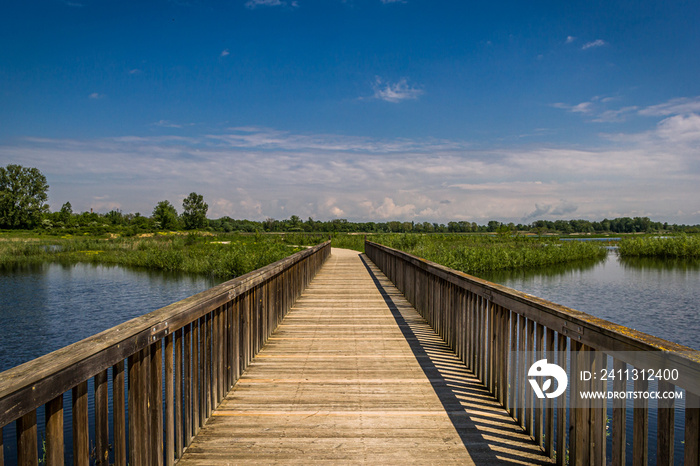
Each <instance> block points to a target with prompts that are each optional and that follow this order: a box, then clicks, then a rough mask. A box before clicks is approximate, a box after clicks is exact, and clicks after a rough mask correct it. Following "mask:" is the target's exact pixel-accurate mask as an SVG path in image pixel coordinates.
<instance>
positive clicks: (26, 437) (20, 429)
mask: <svg viewBox="0 0 700 466" xmlns="http://www.w3.org/2000/svg"><path fill="white" fill-rule="evenodd" d="M15 426H16V430H17V460H18V462H19V464H21V465H30V466H32V465H34V466H36V465H37V464H39V458H38V457H37V452H38V450H37V448H38V444H37V428H36V410H32V411H30V412H28V413H27V414H25V415H24V416H22V417H20V418H19V419H17V422H16V423H15Z"/></svg>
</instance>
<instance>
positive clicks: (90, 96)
mask: <svg viewBox="0 0 700 466" xmlns="http://www.w3.org/2000/svg"><path fill="white" fill-rule="evenodd" d="M88 97H89V98H91V99H93V100H98V99H102V98H104V94H99V93H97V92H93V93H92V94H90V95H89V96H88Z"/></svg>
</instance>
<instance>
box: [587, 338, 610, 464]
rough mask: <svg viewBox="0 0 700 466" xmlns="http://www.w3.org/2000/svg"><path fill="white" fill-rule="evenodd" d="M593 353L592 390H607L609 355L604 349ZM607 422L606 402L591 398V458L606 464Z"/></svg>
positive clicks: (599, 391) (601, 391)
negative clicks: (605, 377) (605, 379)
mask: <svg viewBox="0 0 700 466" xmlns="http://www.w3.org/2000/svg"><path fill="white" fill-rule="evenodd" d="M591 352H592V354H593V374H592V379H593V380H592V381H591V390H593V391H595V392H597V393H604V392H607V386H606V384H605V382H604V381H603V376H602V374H603V372H602V371H605V370H607V365H608V356H607V355H606V354H605V353H603V352H602V351H596V350H591ZM606 424H607V409H606V402H605V400H603V399H595V400H591V424H590V425H591V432H590V439H591V442H590V445H591V448H590V458H591V461H593V462H594V463H595V464H605V456H606V454H605V451H606V446H607V445H606V439H605V427H606Z"/></svg>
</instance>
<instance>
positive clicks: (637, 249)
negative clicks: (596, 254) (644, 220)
mask: <svg viewBox="0 0 700 466" xmlns="http://www.w3.org/2000/svg"><path fill="white" fill-rule="evenodd" d="M618 246H619V253H620V256H622V257H664V258H698V257H700V235H680V236H672V237H658V236H656V237H655V236H645V237H639V238H623V239H622V240H621V241H620V243H619V245H618Z"/></svg>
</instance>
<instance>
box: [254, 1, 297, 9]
mask: <svg viewBox="0 0 700 466" xmlns="http://www.w3.org/2000/svg"><path fill="white" fill-rule="evenodd" d="M245 6H246V8H249V9H251V10H253V9H255V8H258V7H261V6H263V7H264V6H290V7H292V8H296V7H298V6H299V3H298V2H296V1H291V2H286V1H283V0H248V1H247V2H246V3H245Z"/></svg>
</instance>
